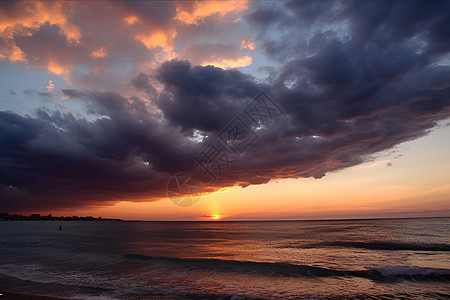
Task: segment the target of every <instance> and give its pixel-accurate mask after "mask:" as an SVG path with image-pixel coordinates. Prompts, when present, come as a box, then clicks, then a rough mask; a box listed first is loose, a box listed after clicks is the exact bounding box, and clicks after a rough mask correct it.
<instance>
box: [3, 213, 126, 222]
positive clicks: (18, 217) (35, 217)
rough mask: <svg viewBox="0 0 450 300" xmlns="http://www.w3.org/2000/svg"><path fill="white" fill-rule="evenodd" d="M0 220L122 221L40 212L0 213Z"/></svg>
mask: <svg viewBox="0 0 450 300" xmlns="http://www.w3.org/2000/svg"><path fill="white" fill-rule="evenodd" d="M0 221H123V220H122V219H108V218H102V217H97V218H95V217H92V216H87V217H79V216H71V217H65V216H59V217H57V216H52V214H49V215H47V216H41V215H40V214H31V215H29V216H24V215H19V214H9V213H0Z"/></svg>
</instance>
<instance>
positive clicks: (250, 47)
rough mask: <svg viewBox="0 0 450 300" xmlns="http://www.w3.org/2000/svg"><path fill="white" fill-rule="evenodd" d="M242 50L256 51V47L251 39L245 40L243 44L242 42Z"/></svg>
mask: <svg viewBox="0 0 450 300" xmlns="http://www.w3.org/2000/svg"><path fill="white" fill-rule="evenodd" d="M241 48H243V49H248V50H255V49H256V46H255V44H254V43H252V42H251V41H250V39H245V40H242V42H241Z"/></svg>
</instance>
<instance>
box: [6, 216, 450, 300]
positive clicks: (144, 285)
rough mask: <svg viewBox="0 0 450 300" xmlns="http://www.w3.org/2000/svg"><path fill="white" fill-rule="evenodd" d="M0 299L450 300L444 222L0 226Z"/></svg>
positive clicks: (448, 222) (449, 248)
mask: <svg viewBox="0 0 450 300" xmlns="http://www.w3.org/2000/svg"><path fill="white" fill-rule="evenodd" d="M60 225H62V229H63V230H58V228H59V226H60ZM2 292H16V293H24V294H34V295H48V296H55V297H61V298H64V299H165V298H168V299H233V300H237V299H449V298H450V218H429V219H379V220H332V221H269V222H225V221H219V222H140V221H136V222H134V221H133V222H122V221H4V222H0V293H2Z"/></svg>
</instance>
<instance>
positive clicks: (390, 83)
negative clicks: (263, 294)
mask: <svg viewBox="0 0 450 300" xmlns="http://www.w3.org/2000/svg"><path fill="white" fill-rule="evenodd" d="M36 3H38V2H36ZM36 3H35V2H32V3H28V4H27V5H29V6H31V8H30V9H39V10H41V11H53V12H55V11H56V12H59V13H60V14H61V18H58V19H57V20H56V19H54V17H52V18H53V19H52V18H50V17H48V18H46V17H44V16H45V14H42V16H43V17H42V20H40V21H39V22H37V21H33V20H32V19H30V18H32V17H31V16H27V15H26V14H23V13H19V12H18V8H17V7H20V5H24V4H23V3H22V4H15V5H10V6H5V7H2V10H1V11H2V14H3V15H5V16H8V18H6V19H4V20H7V21H8V22H9V23H7V24H6V25H2V26H3V27H0V29H2V30H3V33H2V34H3V35H2V38H3V40H2V43H1V45H0V46H1V47H3V48H2V49H3V50H2V57H3V58H4V59H8V60H9V61H11V62H15V61H21V60H22V61H27V62H28V63H29V64H30V65H34V66H46V67H48V69H49V70H50V71H52V72H53V73H58V72H59V71H60V73H61V74H66V75H67V74H68V75H67V76H69V78H72V79H74V78H77V79H78V80H79V81H80V82H81V81H83V80H84V81H85V82H89V84H81V83H80V84H78V85H77V86H74V87H73V88H71V89H63V90H61V91H56V90H48V91H47V92H46V93H47V94H49V95H50V96H51V97H56V98H57V97H62V98H64V99H72V100H73V101H77V102H80V103H83V105H84V106H85V108H86V110H85V111H86V114H87V115H89V116H91V117H92V116H94V118H93V119H92V118H87V117H86V118H80V117H75V116H74V114H72V113H62V112H59V111H50V110H48V109H45V108H42V109H39V110H38V111H37V112H36V114H35V115H34V116H23V115H18V114H16V113H14V112H6V111H3V112H0V199H1V200H0V203H1V208H2V209H4V210H6V211H12V210H18V209H21V208H23V207H27V208H30V209H35V208H55V207H77V206H87V205H99V204H107V203H113V202H114V201H119V200H131V201H152V200H157V199H160V198H161V197H164V196H165V192H166V187H167V182H168V180H169V178H170V177H171V176H172V175H174V174H176V173H179V172H193V173H196V174H198V176H200V177H201V176H203V175H205V174H204V173H203V170H202V168H201V166H196V162H195V160H194V159H193V158H195V157H196V156H198V154H199V153H202V151H203V150H204V149H205V147H208V145H210V143H211V142H214V143H217V142H219V144H220V136H221V134H222V133H223V132H224V131H223V130H224V129H225V128H228V129H230V128H231V127H227V126H229V125H230V122H232V120H234V118H235V117H239V118H240V120H241V121H242V122H243V123H245V124H247V125H248V126H249V129H250V130H251V131H253V132H254V133H255V134H256V136H257V137H256V138H255V139H254V141H253V142H252V143H251V144H249V145H248V147H247V148H246V149H245V151H242V152H241V153H239V155H236V153H233V152H232V151H230V149H229V148H227V146H226V145H224V144H221V147H222V148H223V151H224V152H225V153H226V155H227V158H228V159H229V161H228V166H227V169H228V170H224V172H223V173H221V174H220V176H217V177H216V178H215V180H214V181H213V180H211V178H209V179H205V185H206V187H205V190H207V191H214V190H216V189H219V188H223V187H229V186H235V185H240V186H247V185H250V184H262V183H267V182H268V181H270V180H273V179H280V178H297V177H314V178H321V177H323V176H325V174H326V173H328V172H332V171H336V170H339V169H342V168H346V167H349V166H353V165H356V164H359V163H361V162H363V161H365V160H367V159H368V158H369V157H370V155H372V154H374V153H376V152H378V151H382V150H385V149H389V148H392V147H393V146H395V145H397V144H399V143H402V142H405V141H409V140H413V139H416V138H418V137H420V136H423V135H425V134H427V133H428V131H429V130H430V129H432V128H433V127H434V126H435V125H436V123H437V122H438V121H440V120H444V119H447V118H449V117H450V67H449V62H448V55H449V51H450V43H449V41H448V38H446V37H447V36H449V33H448V32H447V31H448V28H450V15H449V14H448V13H447V11H449V7H448V6H449V4H448V3H446V2H442V3H441V2H438V3H435V5H429V4H427V3H422V2H395V3H392V4H389V5H384V4H380V3H379V2H362V3H361V2H351V1H344V2H338V1H337V2H333V1H329V2H328V1H320V2H305V3H303V2H296V1H293V2H284V3H281V4H277V5H275V4H273V3H265V2H254V3H251V4H248V5H247V4H245V5H241V4H240V6H235V9H230V10H229V11H223V12H218V10H217V9H216V10H214V7H213V6H211V7H210V6H205V7H202V6H195V5H194V4H193V3H187V4H182V5H181V4H180V5H178V4H176V3H175V2H168V3H167V4H166V3H159V2H158V3H156V2H132V3H131V4H126V3H125V2H117V3H116V2H111V3H103V2H98V3H97V2H96V3H95V4H94V6H93V7H89V9H88V8H87V7H86V5H87V4H84V3H81V4H78V3H74V4H71V5H70V6H68V7H60V6H58V5H61V4H53V3H51V2H44V3H43V4H36ZM16 5H17V6H16ZM39 5H40V6H39ZM154 5H157V6H158V7H154ZM193 5H194V6H193ZM38 6H39V7H38ZM160 6H161V7H160ZM105 7H106V8H108V9H109V10H108V18H106V17H99V15H98V14H96V13H95V11H96V9H105ZM69 8H70V9H69ZM156 12H158V13H156ZM183 12H184V13H183ZM49 16H50V14H49ZM238 16H239V17H240V18H242V19H240V20H238V21H237V18H238ZM112 17H114V18H112ZM27 18H28V19H27ZM103 18H105V20H103ZM16 19H17V20H19V19H20V20H22V19H27V20H29V21H28V22H29V23H26V22H25V21H22V23H20V22H19V21H17V20H16ZM15 20H16V21H15ZM30 20H31V21H30ZM111 20H121V22H122V24H120V25H119V24H118V23H117V22H114V21H111ZM144 20H145V21H144ZM103 21H104V22H103ZM236 22H241V23H243V24H245V26H244V27H245V28H248V32H247V33H250V34H251V35H252V39H251V40H252V41H254V44H251V45H252V47H251V48H252V49H261V50H260V51H262V53H263V54H264V55H266V57H267V59H268V60H270V61H271V62H272V63H273V64H275V65H276V67H273V66H272V67H271V68H266V69H267V70H269V76H268V77H267V78H266V80H264V81H261V80H258V79H256V78H255V77H253V76H252V75H250V74H246V73H244V72H243V71H242V70H238V69H222V68H220V67H218V66H222V67H224V65H223V64H224V62H227V61H229V62H233V61H237V60H239V59H240V58H241V57H243V55H245V52H244V51H247V50H248V49H247V50H246V48H248V45H249V43H250V42H249V41H247V40H246V42H245V43H242V41H243V40H244V39H245V38H246V37H245V36H244V35H241V34H239V33H236V36H235V40H234V43H235V44H230V45H227V44H226V43H219V42H217V43H215V42H214V43H211V42H201V40H202V39H201V38H199V31H201V30H203V33H204V36H203V37H205V36H208V34H209V33H208V30H207V29H204V26H205V24H208V23H211V24H215V26H216V27H214V26H212V28H214V29H210V30H211V31H212V32H214V30H216V32H217V31H218V30H219V29H218V28H220V27H223V28H230V27H233V26H236V25H235V24H236ZM4 23H6V22H4ZM20 24H21V25H20ZM30 24H31V25H30ZM105 24H106V25H105ZM110 26H111V27H110ZM111 28H114V30H111ZM219 31H220V30H219ZM111 32H114V34H113V35H112V33H111ZM130 32H132V34H131V33H130ZM247 33H246V34H247ZM100 36H109V37H111V39H110V41H109V42H108V43H109V44H108V45H106V44H104V43H100V42H99V39H98V38H99V37H100ZM145 37H151V38H149V39H146V38H145ZM189 39H191V40H196V41H197V43H196V44H195V45H188V44H186V43H184V42H182V41H187V40H189ZM229 40H230V41H231V40H233V39H229ZM150 41H152V42H150ZM152 43H153V44H152ZM180 45H183V46H180ZM243 46H244V47H243ZM177 47H178V49H177ZM18 49H19V50H18ZM60 49H64V51H59V50H60ZM94 50H95V51H96V52H95V51H94ZM169 54H170V55H169ZM161 55H162V56H164V55H168V57H170V56H175V57H178V59H173V60H167V61H164V62H162V63H159V62H158V59H157V57H158V56H159V58H161V57H162V56H161ZM186 59H187V60H186ZM208 59H211V60H213V61H218V63H217V64H216V66H212V65H204V63H205V62H206V63H208V62H209V61H208ZM189 60H190V61H189ZM125 61H126V62H125ZM52 63H53V65H52ZM143 63H146V65H147V66H151V67H148V68H147V69H145V70H144V69H142V68H140V64H143ZM211 63H213V62H211ZM80 64H82V65H83V64H86V65H91V66H94V67H92V68H91V69H90V70H91V71H89V72H91V73H89V74H90V75H89V76H88V75H86V74H85V75H83V76H82V77H79V76H78V77H77V74H75V71H74V70H75V69H74V66H77V65H80ZM124 65H129V68H128V69H129V70H130V71H129V72H124V73H122V74H121V76H120V78H121V79H123V78H126V82H127V88H128V89H129V90H127V92H126V93H125V92H124V93H121V92H120V91H117V90H116V89H114V88H113V87H112V85H113V84H112V83H113V82H115V80H116V79H111V81H109V80H108V79H109V78H110V76H111V77H114V76H113V75H114V74H116V73H115V72H116V71H117V72H118V73H120V72H119V71H118V70H120V69H121V68H122V67H123V66H124ZM202 65H203V66H202ZM58 68H59V69H58ZM58 70H59V71H58ZM96 70H97V71H98V70H103V72H104V74H105V78H100V77H101V76H99V74H102V73H101V72H100V73H98V72H97V71H96ZM114 70H116V71H114ZM97 82H99V84H98V85H97ZM110 85H111V88H110V89H107V87H108V86H110ZM130 90H131V91H132V92H131V93H130V92H129V91H130ZM260 91H264V92H266V93H267V94H270V95H271V97H272V99H273V100H274V101H275V102H276V104H277V105H278V106H279V107H280V108H281V110H282V113H281V114H279V115H277V117H276V118H274V119H273V120H272V121H271V122H264V123H257V122H254V121H252V120H251V118H249V116H248V115H247V114H245V111H244V108H245V107H246V106H247V105H249V104H250V103H251V101H252V100H253V98H254V97H255V96H256V95H258V93H259V92H260ZM50 96H49V97H50ZM88 119H89V120H91V121H88ZM206 177H207V176H206Z"/></svg>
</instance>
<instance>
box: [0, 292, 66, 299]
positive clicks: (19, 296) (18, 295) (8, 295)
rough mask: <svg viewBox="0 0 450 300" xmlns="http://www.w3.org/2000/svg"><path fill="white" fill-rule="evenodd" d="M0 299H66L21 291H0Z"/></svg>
mask: <svg viewBox="0 0 450 300" xmlns="http://www.w3.org/2000/svg"><path fill="white" fill-rule="evenodd" d="M0 295H1V296H0V300H3V299H4V300H66V299H63V298H56V297H50V296H40V295H30V294H21V293H10V292H1V293H0Z"/></svg>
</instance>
